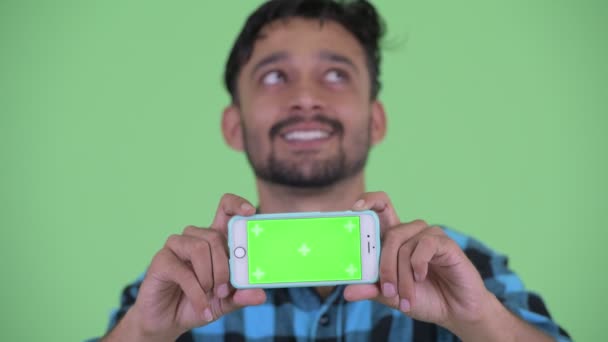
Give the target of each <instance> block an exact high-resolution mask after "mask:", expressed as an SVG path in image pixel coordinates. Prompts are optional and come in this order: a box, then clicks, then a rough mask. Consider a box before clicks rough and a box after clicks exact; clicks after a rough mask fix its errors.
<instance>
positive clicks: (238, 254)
mask: <svg viewBox="0 0 608 342" xmlns="http://www.w3.org/2000/svg"><path fill="white" fill-rule="evenodd" d="M245 254H247V253H246V251H245V248H243V247H237V248H235V249H234V256H235V257H237V258H239V259H241V258H244V257H245Z"/></svg>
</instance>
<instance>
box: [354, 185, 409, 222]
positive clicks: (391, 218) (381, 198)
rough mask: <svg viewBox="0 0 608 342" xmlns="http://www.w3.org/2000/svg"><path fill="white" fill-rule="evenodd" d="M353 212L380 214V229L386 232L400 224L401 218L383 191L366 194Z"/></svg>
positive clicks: (357, 202) (356, 204) (358, 201)
mask: <svg viewBox="0 0 608 342" xmlns="http://www.w3.org/2000/svg"><path fill="white" fill-rule="evenodd" d="M353 210H373V211H375V212H376V213H377V214H378V218H379V219H380V227H381V228H382V229H383V230H385V229H387V228H389V227H393V226H395V225H397V224H399V222H400V221H399V216H398V215H397V212H396V211H395V208H394V207H393V204H392V203H391V200H390V198H389V197H388V195H387V194H386V193H385V192H383V191H377V192H366V193H364V194H362V195H361V196H360V197H359V200H357V201H356V202H355V204H354V205H353Z"/></svg>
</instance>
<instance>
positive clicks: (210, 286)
mask: <svg viewBox="0 0 608 342" xmlns="http://www.w3.org/2000/svg"><path fill="white" fill-rule="evenodd" d="M254 213H255V208H254V207H253V206H252V205H251V203H249V202H247V201H246V200H245V199H243V198H241V197H238V196H235V195H231V194H226V195H224V196H223V197H222V199H221V201H220V204H219V207H218V209H217V212H216V215H215V218H214V220H213V223H212V224H211V227H210V228H209V229H201V228H196V227H192V226H190V227H187V228H186V229H185V230H184V232H183V233H182V234H181V235H173V236H171V237H169V238H168V239H167V242H166V244H165V246H164V247H163V248H162V249H161V250H160V251H159V252H158V253H157V254H156V255H155V256H154V258H153V260H152V263H151V265H150V267H149V268H148V271H147V272H146V276H145V278H144V280H143V283H142V284H141V288H140V290H139V293H138V296H137V299H136V301H135V304H134V306H133V307H132V308H131V310H129V312H128V313H127V316H128V315H129V314H131V317H129V318H130V319H129V320H128V321H129V322H132V323H131V328H132V329H137V330H138V333H137V334H136V335H137V336H139V337H144V339H145V340H165V339H166V340H175V339H176V338H177V337H178V336H179V335H181V334H182V333H184V332H186V331H188V330H190V329H192V328H194V327H198V326H203V325H205V324H208V323H209V322H211V321H213V320H215V319H217V318H219V317H221V316H222V315H225V314H227V313H229V312H231V311H234V310H236V309H238V308H241V307H243V306H246V305H258V304H262V303H264V302H265V300H266V295H265V293H264V291H263V290H261V289H248V290H236V291H235V290H234V289H233V288H231V286H230V284H229V277H230V273H229V268H228V255H229V254H228V253H229V252H228V246H227V243H226V236H227V230H228V229H227V225H228V221H229V219H230V218H231V217H232V216H234V215H243V216H249V215H252V214H254ZM126 318H127V317H125V319H126ZM110 336H112V334H111V335H110Z"/></svg>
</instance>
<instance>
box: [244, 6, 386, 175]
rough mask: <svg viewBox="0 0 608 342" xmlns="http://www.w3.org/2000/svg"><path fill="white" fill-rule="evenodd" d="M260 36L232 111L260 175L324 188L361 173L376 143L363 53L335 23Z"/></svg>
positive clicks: (290, 25)
mask: <svg viewBox="0 0 608 342" xmlns="http://www.w3.org/2000/svg"><path fill="white" fill-rule="evenodd" d="M261 34H262V37H261V38H260V39H259V40H257V41H256V43H255V46H254V49H253V53H252V56H251V58H250V59H249V61H248V62H247V64H245V65H244V66H243V68H242V70H241V73H240V75H239V78H238V82H237V85H238V98H239V103H238V106H233V107H234V109H235V111H238V113H239V119H240V122H239V125H238V127H239V131H240V135H241V137H240V139H242V148H243V149H244V150H245V152H246V154H247V157H248V159H249V161H250V163H251V165H252V167H253V169H254V171H255V173H256V175H257V176H258V177H259V178H261V179H263V180H266V181H269V182H272V183H278V184H283V185H288V186H295V187H321V186H327V185H331V184H333V183H335V182H336V181H339V180H341V179H344V178H346V177H349V176H352V175H355V174H358V173H359V172H360V171H361V170H362V169H363V167H364V165H365V162H366V160H367V155H368V152H369V149H370V146H371V144H372V140H374V142H375V140H376V139H373V137H372V134H373V133H372V127H373V126H374V125H373V115H372V112H373V110H374V109H377V108H374V106H377V107H378V106H379V104H377V103H376V102H375V101H374V102H372V101H370V77H369V72H368V69H367V66H366V60H365V53H364V51H363V48H362V47H361V46H360V44H359V43H358V42H357V40H356V39H355V37H354V36H352V35H351V34H350V33H349V32H348V31H346V30H345V29H344V28H343V27H342V26H341V25H339V24H337V23H335V22H332V21H326V22H324V23H323V25H320V23H319V21H318V20H306V19H299V18H293V19H289V20H287V21H277V22H274V23H271V24H270V25H267V26H266V27H265V28H264V29H263V30H262V32H261ZM380 108H381V107H380Z"/></svg>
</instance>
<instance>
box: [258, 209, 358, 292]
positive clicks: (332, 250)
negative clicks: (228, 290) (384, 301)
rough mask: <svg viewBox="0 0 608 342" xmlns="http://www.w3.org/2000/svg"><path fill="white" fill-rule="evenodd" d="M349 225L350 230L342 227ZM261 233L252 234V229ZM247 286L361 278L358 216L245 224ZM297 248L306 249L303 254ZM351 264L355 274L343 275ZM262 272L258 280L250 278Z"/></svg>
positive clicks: (274, 220)
mask: <svg viewBox="0 0 608 342" xmlns="http://www.w3.org/2000/svg"><path fill="white" fill-rule="evenodd" d="M349 223H350V224H352V225H353V227H352V229H351V231H348V230H347V229H346V228H345V226H346V225H347V224H349ZM256 227H258V228H261V229H262V230H261V231H258V234H255V231H254V229H255V228H256ZM247 231H248V233H247V254H248V256H249V257H248V262H249V265H248V266H249V283H250V284H268V283H287V282H290V283H293V282H309V281H324V282H329V281H337V280H353V279H361V230H360V226H359V217H358V216H354V217H353V216H351V217H333V218H308V219H295V220H289V219H272V220H263V221H258V220H253V221H247ZM300 248H307V249H308V252H304V253H305V255H302V254H300V253H301V252H300ZM349 265H352V266H353V267H354V270H355V272H354V273H353V274H352V275H349V274H348V273H346V271H345V270H346V269H347V267H350V266H349ZM258 270H260V271H262V272H264V273H265V274H263V275H262V276H263V277H261V278H260V279H257V277H256V276H255V275H254V273H255V272H258Z"/></svg>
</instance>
